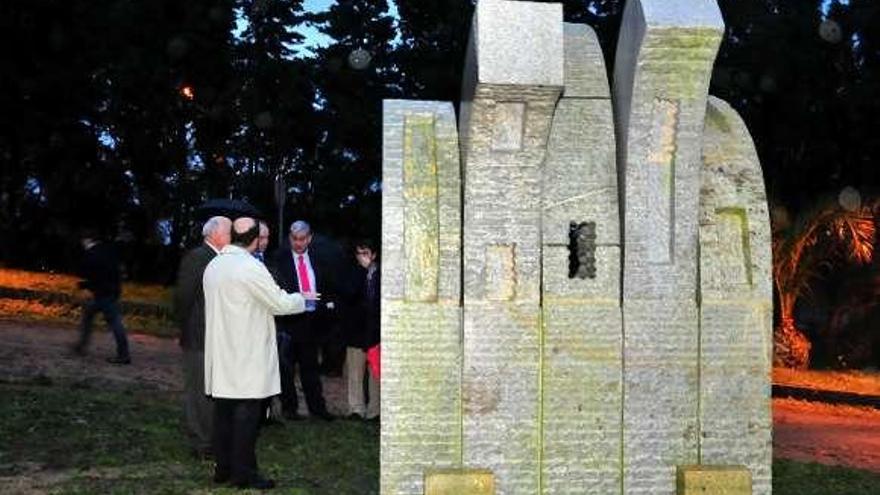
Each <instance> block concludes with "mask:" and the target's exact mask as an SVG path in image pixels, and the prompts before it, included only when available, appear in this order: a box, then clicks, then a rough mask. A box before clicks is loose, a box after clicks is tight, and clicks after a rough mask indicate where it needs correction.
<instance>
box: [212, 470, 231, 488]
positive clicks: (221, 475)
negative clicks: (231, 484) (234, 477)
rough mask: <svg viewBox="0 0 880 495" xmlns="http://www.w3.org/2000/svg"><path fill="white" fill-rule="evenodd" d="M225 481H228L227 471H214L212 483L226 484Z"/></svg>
mask: <svg viewBox="0 0 880 495" xmlns="http://www.w3.org/2000/svg"><path fill="white" fill-rule="evenodd" d="M227 481H229V470H227V469H219V468H218V469H215V470H214V483H218V484H219V483H226V482H227Z"/></svg>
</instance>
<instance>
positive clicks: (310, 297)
mask: <svg viewBox="0 0 880 495" xmlns="http://www.w3.org/2000/svg"><path fill="white" fill-rule="evenodd" d="M300 294H301V295H302V296H303V298H304V299H305V300H306V301H320V300H321V294H319V293H317V292H301V293H300Z"/></svg>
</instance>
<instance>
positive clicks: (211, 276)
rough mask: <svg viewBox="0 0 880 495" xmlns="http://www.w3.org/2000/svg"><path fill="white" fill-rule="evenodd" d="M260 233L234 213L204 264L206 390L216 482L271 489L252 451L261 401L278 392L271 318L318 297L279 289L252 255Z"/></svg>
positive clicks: (297, 309)
mask: <svg viewBox="0 0 880 495" xmlns="http://www.w3.org/2000/svg"><path fill="white" fill-rule="evenodd" d="M258 236H259V224H258V223H257V222H256V221H254V219H252V218H239V219H238V220H236V221H235V222H234V223H233V225H232V243H231V244H230V245H228V246H226V247H224V248H223V249H222V250H221V251H220V253H219V254H218V255H217V256H216V257H215V258H214V259H213V260H211V262H210V263H209V264H208V267H207V268H206V269H205V275H204V279H203V285H204V290H205V394H206V395H209V396H211V398H212V399H213V401H214V434H213V451H214V456H215V459H216V461H217V466H216V469H215V471H214V481H215V482H217V483H224V482H227V481H229V482H231V483H232V484H233V485H234V486H237V487H240V488H256V489H270V488H273V487H274V486H275V484H274V482H273V481H271V480H267V479H265V478H263V477H262V476H261V475H260V474H259V470H258V469H257V460H256V453H255V450H254V449H255V447H256V442H257V436H258V433H259V424H260V414H261V412H262V407H261V404H262V401H263V400H264V399H265V398H267V397H271V396H273V395H277V394H279V393H280V392H281V379H280V375H279V372H278V350H277V346H276V342H275V318H274V317H275V316H276V315H287V314H295V313H302V312H303V311H304V310H305V305H306V300H313V299H317V296H316V295H315V294H298V293H287V292H285V291H284V290H282V289H281V288H280V287H278V285H277V284H276V283H275V281H274V279H273V278H272V275H270V274H269V271H268V270H267V269H266V267H265V265H263V264H262V263H260V262H259V261H258V260H257V259H256V258H254V257H253V255H252V253H253V252H254V251H255V250H256V248H257V243H258Z"/></svg>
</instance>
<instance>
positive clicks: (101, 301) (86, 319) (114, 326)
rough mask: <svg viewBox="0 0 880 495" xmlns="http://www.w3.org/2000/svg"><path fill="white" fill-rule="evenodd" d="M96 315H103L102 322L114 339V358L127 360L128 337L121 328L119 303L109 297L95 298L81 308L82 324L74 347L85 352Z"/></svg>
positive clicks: (123, 328) (122, 327)
mask: <svg viewBox="0 0 880 495" xmlns="http://www.w3.org/2000/svg"><path fill="white" fill-rule="evenodd" d="M98 313H103V314H104V320H105V321H106V322H107V326H108V327H109V328H110V331H111V332H113V338H114V339H116V356H117V357H120V358H128V357H129V352H128V337H127V336H126V335H125V327H124V326H122V314H121V313H120V311H119V301H118V300H117V299H116V298H114V297H110V296H100V297H95V298H93V299H92V300H91V301H89V302H88V303H87V304H86V305H85V306H84V307H83V310H82V322H81V323H80V328H79V330H80V336H79V343H78V344H77V345H76V347H77V349H79V350H85V348H86V347H87V346H88V345H89V340H91V337H92V322H93V320H94V319H95V315H97V314H98Z"/></svg>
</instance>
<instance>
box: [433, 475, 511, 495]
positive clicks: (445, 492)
mask: <svg viewBox="0 0 880 495" xmlns="http://www.w3.org/2000/svg"><path fill="white" fill-rule="evenodd" d="M425 495H495V476H493V475H492V471H487V470H484V469H445V470H432V471H428V472H426V473H425Z"/></svg>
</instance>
